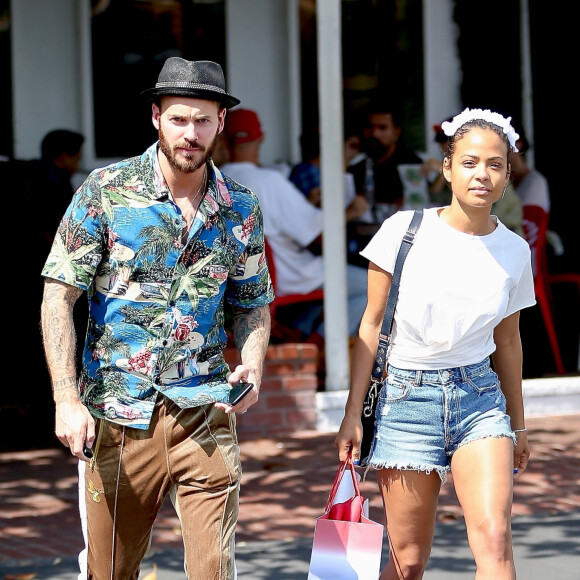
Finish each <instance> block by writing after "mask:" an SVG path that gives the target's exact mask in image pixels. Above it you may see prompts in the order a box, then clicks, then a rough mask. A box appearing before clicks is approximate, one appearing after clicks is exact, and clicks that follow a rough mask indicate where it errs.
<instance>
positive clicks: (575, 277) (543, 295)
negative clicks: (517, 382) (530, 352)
mask: <svg viewBox="0 0 580 580" xmlns="http://www.w3.org/2000/svg"><path fill="white" fill-rule="evenodd" d="M548 221H549V214H548V213H547V212H546V211H545V210H544V209H543V208H541V207H540V206H536V205H524V206H523V221H522V227H523V230H524V237H525V239H526V241H527V242H528V244H529V245H530V250H531V252H532V269H533V272H534V290H535V293H536V300H537V301H538V305H539V306H540V311H541V313H542V318H543V320H544V325H545V327H546V332H547V333H548V339H549V341H550V346H551V348H552V353H553V356H554V362H555V363H556V372H557V373H558V374H559V375H563V374H565V373H566V369H565V368H564V363H563V362H562V355H561V352H560V345H559V343H558V335H557V334H556V327H555V325H554V314H553V313H554V302H553V299H552V286H553V285H554V284H564V283H569V284H576V286H577V287H578V294H579V297H580V274H578V273H575V272H569V273H568V272H567V273H559V274H550V272H549V269H548V257H547V253H546V245H547V232H548Z"/></svg>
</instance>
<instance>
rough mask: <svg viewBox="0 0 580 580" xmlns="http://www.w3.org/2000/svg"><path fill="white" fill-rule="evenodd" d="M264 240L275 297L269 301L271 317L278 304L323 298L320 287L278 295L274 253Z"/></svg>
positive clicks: (273, 315)
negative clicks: (303, 291) (298, 292)
mask: <svg viewBox="0 0 580 580" xmlns="http://www.w3.org/2000/svg"><path fill="white" fill-rule="evenodd" d="M264 241H265V249H266V260H267V261H268V270H269V271H270V278H272V285H273V286H274V293H275V294H276V298H275V299H274V301H273V302H271V303H270V312H271V314H272V318H275V316H276V309H277V308H278V307H279V306H290V305H293V304H299V303H301V302H316V301H321V300H324V291H323V290H322V288H320V289H317V290H312V291H311V292H308V293H306V294H286V295H285V296H279V295H278V288H277V286H276V263H275V261H274V254H273V252H272V247H271V246H270V244H269V243H268V240H267V239H264Z"/></svg>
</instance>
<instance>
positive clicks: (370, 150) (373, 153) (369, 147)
mask: <svg viewBox="0 0 580 580" xmlns="http://www.w3.org/2000/svg"><path fill="white" fill-rule="evenodd" d="M364 151H365V153H366V154H367V155H368V156H369V157H370V158H371V159H373V160H376V159H380V158H381V157H382V156H383V155H384V154H385V152H386V151H387V147H385V146H384V145H383V144H382V143H381V142H380V141H379V140H378V139H375V138H374V137H369V138H368V139H367V140H366V141H365V144H364Z"/></svg>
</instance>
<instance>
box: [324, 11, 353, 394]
mask: <svg viewBox="0 0 580 580" xmlns="http://www.w3.org/2000/svg"><path fill="white" fill-rule="evenodd" d="M316 10H317V30H318V98H319V111H320V139H321V159H320V164H321V183H320V185H321V189H322V207H323V210H324V229H323V257H324V272H325V281H324V330H325V354H326V390H327V391H336V390H341V389H346V388H348V385H349V380H350V376H349V360H348V358H349V355H348V324H347V291H346V239H345V238H346V227H345V216H344V201H343V200H344V186H343V178H342V174H343V171H344V169H343V165H344V160H343V158H344V146H343V128H342V110H343V105H342V60H341V13H340V10H341V4H340V0H324V2H318V3H317V8H316Z"/></svg>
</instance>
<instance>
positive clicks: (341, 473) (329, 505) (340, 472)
mask: <svg viewBox="0 0 580 580" xmlns="http://www.w3.org/2000/svg"><path fill="white" fill-rule="evenodd" d="M347 468H348V470H349V471H350V474H351V476H352V484H353V486H354V496H355V497H360V488H359V485H358V477H357V476H356V472H355V469H354V464H353V462H352V455H351V454H350V453H349V454H348V457H347V458H346V460H345V461H341V462H340V464H339V466H338V469H337V471H336V475H335V476H334V483H333V484H332V488H331V490H330V495H329V496H328V501H327V502H326V507H325V508H324V513H325V514H327V513H328V512H330V509H331V508H332V504H333V503H334V498H335V497H336V494H337V492H338V487H339V486H340V482H341V481H342V478H343V476H344V472H345V471H346V469H347Z"/></svg>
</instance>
